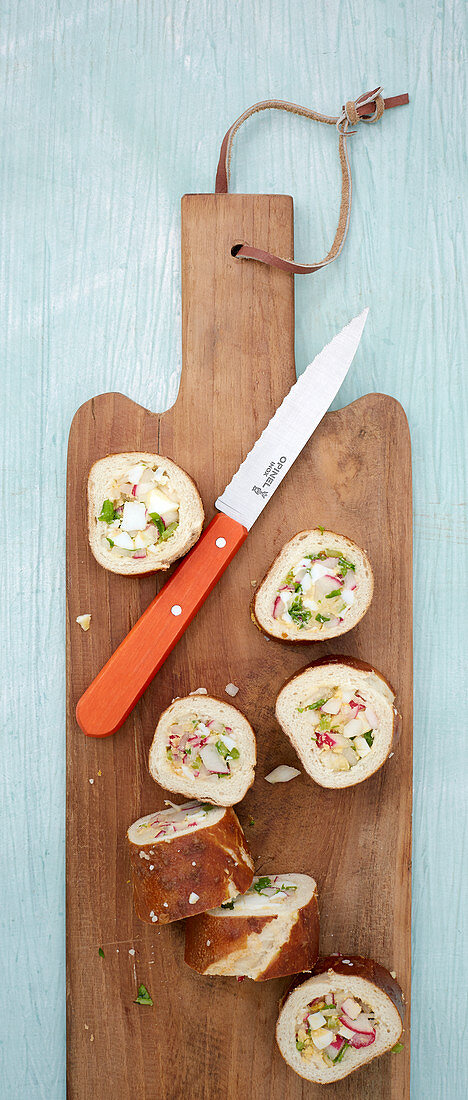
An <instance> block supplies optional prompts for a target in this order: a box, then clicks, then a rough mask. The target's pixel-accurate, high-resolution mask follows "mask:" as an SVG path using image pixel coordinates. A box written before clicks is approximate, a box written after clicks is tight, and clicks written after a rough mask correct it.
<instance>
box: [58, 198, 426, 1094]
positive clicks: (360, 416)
mask: <svg viewBox="0 0 468 1100" xmlns="http://www.w3.org/2000/svg"><path fill="white" fill-rule="evenodd" d="M244 237H246V238H249V237H250V238H252V237H254V239H255V240H259V241H262V243H264V245H265V247H271V248H274V249H276V250H279V251H280V252H281V253H282V254H284V255H292V254H293V241H292V201H291V199H290V198H288V197H287V196H275V197H273V196H218V197H215V196H211V195H208V196H186V197H185V199H184V200H183V226H182V274H183V286H182V290H183V374H182V383H181V388H180V393H179V396H178V399H177V402H176V404H175V406H174V407H173V409H171V410H170V411H169V412H168V413H165V414H164V415H163V416H156V415H154V414H151V413H149V412H147V411H146V410H145V409H143V408H142V407H140V406H137V405H135V404H134V403H133V402H131V401H130V400H129V399H127V398H125V397H123V396H121V395H119V394H104V395H102V396H100V397H97V398H95V399H94V400H92V401H89V402H87V403H86V404H85V405H83V406H82V407H81V409H80V410H79V411H78V413H77V414H76V416H75V419H74V421H73V425H72V429H71V433H70V440H69V458H68V508H67V513H68V530H67V636H68V642H67V649H68V661H67V782H68V803H67V826H68V828H67V864H68V874H67V921H68V953H67V970H68V979H67V1004H68V1088H69V1096H70V1098H72V1100H75V1098H76V1100H78V1098H79V1100H88V1098H89V1097H90V1096H92V1095H94V1093H95V1092H98V1091H99V1093H100V1095H101V1096H104V1097H106V1098H107V1097H111V1096H113V1095H114V1093H115V1092H116V1091H117V1092H118V1094H119V1096H120V1097H122V1100H130V1098H131V1100H179V1098H180V1097H183V1096H186V1097H190V1100H202V1098H203V1100H210V1098H211V1097H215V1096H218V1097H219V1096H222V1097H223V1098H224V1097H226V1098H229V1100H238V1098H241V1097H242V1098H244V1097H252V1098H254V1100H269V1098H273V1100H279V1098H280V1097H281V1098H283V1097H284V1096H285V1095H287V1096H288V1098H291V1100H299V1097H301V1098H305V1097H307V1098H310V1100H312V1098H313V1097H319V1096H320V1095H322V1090H321V1089H319V1088H317V1087H315V1086H313V1085H310V1084H307V1083H305V1082H303V1081H302V1080H301V1079H300V1078H299V1077H297V1076H296V1075H295V1074H293V1073H292V1071H291V1070H290V1069H288V1067H287V1066H286V1065H285V1063H284V1062H283V1060H282V1058H281V1056H280V1055H279V1053H278V1051H277V1049H276V1045H275V1039H274V1026H275V1021H276V1015H277V1004H278V999H279V997H280V995H281V994H282V992H283V990H284V988H285V986H286V984H287V983H286V982H284V981H271V982H267V983H258V984H254V983H252V982H249V981H245V982H244V983H241V984H239V983H237V982H235V981H232V980H230V979H222V978H218V979H210V978H202V977H200V976H198V975H196V974H195V973H193V972H192V971H191V970H190V969H189V968H188V967H186V966H185V965H184V963H183V929H182V927H180V926H179V925H172V926H170V927H166V928H164V929H158V930H155V929H153V928H149V927H147V926H145V925H143V924H142V923H141V922H139V921H138V920H137V919H136V917H135V915H134V913H133V907H132V900H131V887H130V883H129V878H130V874H129V861H128V855H127V851H126V842H125V833H126V829H127V827H128V825H129V824H130V823H131V822H132V821H133V820H135V818H137V817H138V816H140V815H141V814H144V813H149V812H151V811H152V810H154V809H155V808H156V807H160V806H161V805H162V804H163V799H164V797H165V792H163V791H161V790H160V789H159V788H158V787H157V786H156V785H155V784H154V782H153V781H152V779H151V778H150V776H149V774H148V771H147V754H148V750H149V746H150V743H151V739H152V735H153V731H154V727H155V725H156V721H157V718H158V715H159V713H160V711H161V710H162V709H163V708H164V707H165V706H167V704H168V703H169V702H170V700H171V699H172V698H173V696H174V695H182V694H184V693H186V692H188V691H191V690H194V689H195V688H198V687H206V688H207V689H208V690H209V691H211V692H213V693H214V694H221V695H223V693H224V688H225V685H226V684H227V683H228V682H229V681H232V682H234V683H235V684H237V685H238V686H239V689H240V690H239V694H238V696H237V697H236V703H237V705H238V706H239V708H240V709H241V710H243V711H244V712H245V714H246V715H247V717H248V718H249V720H250V721H251V722H252V724H253V726H254V728H255V729H256V732H257V736H258V767H257V779H256V782H255V784H254V787H253V788H252V790H251V791H249V793H248V795H247V797H246V799H245V800H244V802H243V803H242V804H241V805H240V807H239V817H240V820H241V823H242V824H243V825H244V827H245V831H246V835H247V838H248V842H249V844H250V847H251V849H252V852H253V854H254V857H255V860H256V866H257V869H258V870H261V871H262V872H266V873H268V872H273V871H280V872H281V871H282V872H285V871H289V870H291V871H292V870H294V871H302V872H307V873H310V874H312V875H314V877H315V878H316V879H317V882H318V887H319V901H320V909H321V921H322V939H321V948H322V951H323V952H330V951H333V950H344V951H349V952H359V953H362V954H369V955H371V956H375V957H376V958H377V959H378V960H379V961H380V962H382V963H383V964H385V965H386V966H388V967H389V968H390V969H394V970H396V972H397V975H398V978H399V980H400V982H401V984H402V986H403V989H404V991H405V993H406V996H407V999H408V1000H409V983H410V858H411V731H412V713H411V711H412V671H411V669H412V654H411V636H412V634H411V626H412V581H411V563H412V540H411V460H410V441H409V433H408V427H407V423H406V418H405V415H404V413H403V410H402V408H401V406H400V405H399V404H398V403H397V402H396V401H394V400H393V399H392V398H389V397H386V396H383V395H379V394H371V395H369V396H367V397H364V398H361V399H359V400H358V401H356V402H354V404H352V405H350V406H348V407H347V408H345V409H342V410H340V411H338V412H333V413H330V414H328V415H327V416H326V417H325V419H324V421H323V422H322V424H321V425H320V427H319V428H318V429H317V431H316V432H315V434H314V436H313V438H312V440H311V441H310V443H309V444H308V446H307V447H306V448H305V450H304V452H303V453H302V455H301V457H300V459H299V460H298V462H297V463H296V465H295V467H294V470H293V471H291V473H290V474H289V475H288V477H287V478H286V479H285V481H284V482H283V484H282V485H280V487H279V488H278V490H277V492H276V494H275V496H274V498H273V501H272V503H271V505H270V507H269V508H268V509H267V510H266V511H265V512H264V513H263V515H262V516H261V517H260V519H259V521H258V523H257V524H256V525H255V528H254V529H253V530H252V532H251V534H250V536H249V539H248V540H247V542H246V543H245V545H244V546H243V547H242V549H241V550H240V552H239V554H238V556H237V558H236V559H235V560H234V561H233V563H232V564H231V566H230V567H229V570H228V572H227V573H226V574H225V576H224V577H223V578H222V579H221V581H220V583H219V585H218V587H217V588H216V589H215V591H214V592H213V593H212V595H211V596H210V598H209V600H208V601H207V603H206V604H205V605H204V607H203V608H202V609H201V611H200V612H199V615H198V616H197V618H196V619H195V620H194V622H193V623H192V624H191V626H190V627H189V628H188V630H187V633H186V634H185V636H184V637H183V638H182V640H181V641H180V642H179V644H178V646H177V647H176V649H175V650H174V652H173V653H172V654H171V656H170V657H169V659H168V661H167V662H166V664H165V665H164V666H163V668H162V669H161V671H160V672H159V673H158V675H157V677H156V679H155V680H154V681H153V683H152V685H151V686H150V688H149V689H148V691H147V692H146V694H145V695H144V696H143V698H142V700H141V701H140V703H139V704H138V706H137V708H136V709H135V711H134V712H133V713H132V715H131V716H130V717H129V718H128V719H127V722H126V723H125V725H124V727H123V728H122V729H121V730H120V731H119V732H118V733H117V734H116V735H114V736H113V737H110V738H108V739H106V740H105V741H103V742H101V741H100V742H96V741H95V740H94V739H87V738H85V737H84V736H83V734H82V733H81V731H80V730H79V728H78V726H77V724H76V722H75V718H74V707H75V704H76V701H77V699H78V698H79V696H80V694H81V693H82V691H83V690H84V689H85V687H86V686H87V684H88V683H89V681H90V680H91V678H92V677H93V676H94V675H95V674H96V672H97V671H98V669H99V668H100V667H101V665H102V664H103V662H104V661H105V660H106V658H107V657H108V656H109V654H110V653H111V651H112V650H113V649H114V648H115V646H116V645H117V644H118V642H119V641H120V640H121V639H122V637H123V636H124V634H125V633H126V632H127V631H128V629H129V628H130V626H131V625H132V624H133V623H134V622H135V619H136V618H137V617H138V615H139V614H140V613H141V612H142V611H143V610H144V608H145V607H146V606H147V604H148V603H149V601H150V599H151V598H152V596H153V595H154V593H155V591H156V590H157V587H158V585H159V584H160V583H161V582H160V581H159V580H157V579H155V578H151V577H146V578H143V579H141V580H138V579H136V578H126V577H119V576H116V575H113V574H110V573H107V572H105V571H104V570H103V569H101V568H100V567H99V566H98V565H97V563H96V562H95V560H94V558H93V557H92V555H91V553H90V551H89V548H88V545H87V538H86V507H85V486H86V480H87V474H88V470H89V467H90V466H91V464H92V463H93V462H94V461H95V460H96V459H97V458H99V457H102V456H103V455H105V454H106V453H108V452H110V451H120V450H127V449H132V448H134V449H136V450H152V449H154V450H158V451H160V452H161V453H163V454H165V453H166V454H168V455H170V456H171V457H172V458H174V459H175V460H176V461H177V462H179V463H180V464H181V465H182V466H185V467H186V468H187V470H188V471H189V472H190V473H191V475H192V476H193V477H194V478H195V480H196V481H197V483H198V486H199V489H200V491H201V494H202V497H203V501H204V504H205V508H206V511H207V517H208V519H209V518H210V516H211V514H212V511H213V501H214V499H215V498H216V495H217V494H218V493H219V491H220V490H221V489H222V488H223V486H224V484H225V482H226V481H227V480H228V479H229V478H230V477H231V476H232V474H233V472H234V470H235V469H236V467H237V465H238V463H239V462H240V460H241V458H242V457H243V456H244V455H245V453H246V452H247V451H248V449H249V448H250V446H251V445H252V444H253V442H254V440H255V439H256V437H257V436H258V434H259V433H260V431H261V430H262V428H263V427H264V426H265V424H266V423H267V421H268V419H269V417H270V415H271V413H272V412H273V410H274V408H275V407H276V406H277V404H278V403H279V401H280V400H281V398H282V397H283V396H284V394H285V393H286V391H287V389H288V388H289V386H290V385H291V383H292V382H293V381H294V378H295V372H294V354H293V333H294V312H293V283H292V280H291V278H290V276H288V275H287V274H285V273H282V272H278V271H273V270H269V269H267V268H265V267H263V266H261V265H257V264H249V263H244V262H242V261H236V260H235V259H233V258H232V256H231V253H230V249H231V246H232V244H235V243H237V242H238V241H240V240H242V239H243V238H244ZM332 335H333V333H330V337H331V336H332ZM317 523H319V524H323V525H324V526H326V527H329V528H331V529H336V530H338V531H341V532H343V533H344V534H346V535H349V536H350V537H351V538H353V539H355V540H356V541H357V542H358V543H360V544H361V545H362V546H363V547H364V548H365V549H366V550H367V551H368V553H369V556H370V559H371V561H372V564H373V567H374V571H375V580H376V587H375V594H374V599H373V603H372V606H371V608H370V610H369V612H368V613H367V615H366V616H365V618H364V619H363V620H362V622H361V623H360V624H359V625H358V626H357V627H356V628H355V629H354V630H353V631H352V632H351V633H350V634H349V635H345V636H344V638H343V639H342V640H340V645H339V650H338V651H339V652H342V653H345V654H350V655H351V654H353V655H357V656H359V657H361V658H362V659H364V660H367V661H370V662H371V663H373V664H374V665H375V666H376V667H377V668H379V669H381V671H382V672H383V673H384V674H385V675H386V676H387V677H388V678H389V679H390V680H391V681H392V682H393V684H394V686H395V688H396V692H397V700H398V703H399V706H400V709H401V711H402V714H403V731H402V735H401V739H400V743H399V745H398V746H397V748H396V750H395V755H394V756H393V757H392V759H390V760H389V762H388V763H387V765H386V766H385V767H384V768H383V769H382V770H381V771H380V772H378V773H377V774H376V775H375V776H374V777H372V778H371V779H370V780H368V781H367V782H366V783H363V784H362V785H360V786H359V787H357V788H355V789H348V790H342V791H339V792H337V791H336V792H334V791H327V790H323V789H320V788H319V787H317V786H316V785H315V784H314V783H313V782H312V780H311V779H309V778H308V777H306V776H304V775H301V777H300V778H298V779H296V780H294V781H293V782H292V783H291V784H288V785H278V786H275V787H270V786H269V785H268V784H266V783H265V781H264V776H265V775H266V774H267V773H268V771H270V770H271V768H272V767H274V766H275V765H276V764H279V763H291V764H295V763H296V758H295V754H294V751H293V749H292V748H291V746H290V745H289V742H287V740H286V738H285V737H284V736H283V735H282V733H281V731H280V730H279V728H278V726H277V724H276V722H275V719H274V701H275V697H276V694H277V691H278V689H279V687H280V686H281V685H282V683H283V681H284V680H285V679H286V678H287V677H288V676H289V675H291V673H292V672H293V671H295V670H296V669H299V668H300V667H301V666H303V665H304V664H306V663H307V662H308V660H311V659H313V658H315V657H317V656H320V655H322V654H324V653H326V652H332V651H333V648H332V646H333V644H332V643H329V644H328V645H327V644H319V645H313V646H311V645H309V646H307V645H304V646H301V647H300V648H295V649H294V651H293V652H292V651H291V650H290V649H288V648H285V647H284V646H281V645H279V644H277V643H274V642H269V641H267V640H266V639H265V638H264V637H262V636H261V635H260V634H259V633H258V631H257V630H256V629H255V627H254V626H253V624H252V623H251V621H250V617H249V600H250V597H251V593H252V582H254V581H258V580H259V579H260V578H261V576H262V575H263V573H264V572H265V570H266V568H267V566H268V565H269V562H270V560H271V559H272V557H273V556H274V554H275V553H276V552H277V551H278V549H279V548H280V546H281V545H282V544H283V542H284V541H286V539H288V538H290V537H291V535H293V534H294V533H295V532H296V531H297V530H300V529H301V528H302V527H309V526H313V525H315V524H317ZM86 611H90V612H91V614H92V624H91V629H90V631H89V633H87V634H84V633H83V632H82V631H81V630H80V628H79V627H78V626H77V625H76V623H75V618H76V616H77V615H78V614H80V613H84V612H86ZM334 651H335V652H336V649H335V650H334ZM226 698H227V697H226ZM90 780H93V782H92V783H91V782H90ZM251 820H253V821H254V824H253V825H251V824H250V821H251ZM99 947H102V949H103V951H104V958H103V957H101V956H99V954H98V949H99ZM141 982H142V983H144V984H145V985H146V986H147V988H148V989H149V990H150V992H151V995H152V998H153V1001H154V1007H153V1008H148V1007H144V1006H139V1005H136V1004H134V1003H133V1002H134V1000H135V996H136V990H137V985H138V984H139V983H141ZM327 1096H329V1097H330V1098H332V1100H338V1098H340V1100H342V1098H345V1097H349V1098H350V1100H358V1098H359V1100H371V1098H372V1100H376V1098H379V1100H380V1098H382V1100H403V1098H407V1097H409V1040H408V1035H407V1036H406V1038H405V1053H404V1054H400V1055H398V1056H396V1055H387V1056H385V1057H384V1058H382V1059H380V1060H379V1061H378V1062H376V1063H375V1064H374V1065H372V1066H370V1067H369V1068H368V1069H366V1070H364V1071H362V1073H361V1072H359V1073H357V1074H354V1075H352V1076H351V1077H350V1078H348V1079H346V1080H345V1081H344V1082H341V1083H340V1084H339V1085H338V1086H336V1087H334V1088H333V1089H332V1088H331V1086H330V1087H329V1088H328V1091H327Z"/></svg>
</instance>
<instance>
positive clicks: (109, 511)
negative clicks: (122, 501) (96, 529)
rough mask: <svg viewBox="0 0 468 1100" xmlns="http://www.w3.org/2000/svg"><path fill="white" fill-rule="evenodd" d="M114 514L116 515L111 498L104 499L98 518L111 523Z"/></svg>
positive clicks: (114, 516)
mask: <svg viewBox="0 0 468 1100" xmlns="http://www.w3.org/2000/svg"><path fill="white" fill-rule="evenodd" d="M116 515H117V513H116V512H114V505H113V503H112V501H111V500H105V501H104V504H103V506H102V510H101V515H100V516H99V519H100V520H102V522H103V523H113V522H114V520H115V518H116Z"/></svg>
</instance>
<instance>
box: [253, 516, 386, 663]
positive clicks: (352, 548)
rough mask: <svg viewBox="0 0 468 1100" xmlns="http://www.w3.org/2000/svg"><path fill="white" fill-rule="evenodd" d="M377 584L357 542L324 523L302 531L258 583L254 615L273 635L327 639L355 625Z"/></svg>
mask: <svg viewBox="0 0 468 1100" xmlns="http://www.w3.org/2000/svg"><path fill="white" fill-rule="evenodd" d="M373 590H374V579H373V574H372V568H371V564H370V561H369V559H368V557H367V554H365V553H364V550H361V549H360V548H359V546H356V543H355V542H351V539H348V538H346V536H345V535H337V534H335V533H334V532H333V531H323V530H322V528H315V530H312V531H299V533H298V534H297V535H294V538H292V539H290V541H289V542H287V543H286V545H285V546H283V549H282V550H280V552H279V554H278V556H277V558H275V561H274V562H273V564H272V565H271V566H270V568H269V570H268V573H267V574H266V576H265V577H264V578H263V580H262V581H261V583H260V584H259V586H258V588H257V590H256V592H255V594H254V597H253V600H252V604H251V615H252V619H253V621H254V623H255V625H256V626H257V627H258V628H259V630H261V631H262V632H263V633H264V634H267V635H268V637H269V638H275V639H277V640H278V641H281V642H288V643H290V644H293V645H294V644H296V645H303V644H304V642H324V641H328V639H329V638H336V637H338V635H339V634H346V633H347V631H348V630H352V628H353V626H356V623H358V622H359V620H360V619H362V616H363V615H364V614H365V613H366V611H367V608H368V607H369V604H370V602H371V599H372V593H373Z"/></svg>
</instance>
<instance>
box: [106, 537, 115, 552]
mask: <svg viewBox="0 0 468 1100" xmlns="http://www.w3.org/2000/svg"><path fill="white" fill-rule="evenodd" d="M106 539H107V541H108V543H109V546H110V548H111V550H112V547H113V545H114V543H113V542H112V539H110V538H109V536H108V535H106Z"/></svg>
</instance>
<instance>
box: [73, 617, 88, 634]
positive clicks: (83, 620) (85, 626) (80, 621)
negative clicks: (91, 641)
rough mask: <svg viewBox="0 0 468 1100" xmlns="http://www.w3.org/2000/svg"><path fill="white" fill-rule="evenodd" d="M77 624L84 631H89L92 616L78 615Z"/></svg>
mask: <svg viewBox="0 0 468 1100" xmlns="http://www.w3.org/2000/svg"><path fill="white" fill-rule="evenodd" d="M75 622H77V623H78V626H81V629H82V630H84V631H86V630H89V628H90V625H91V615H78V616H77V618H76V620H75Z"/></svg>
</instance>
